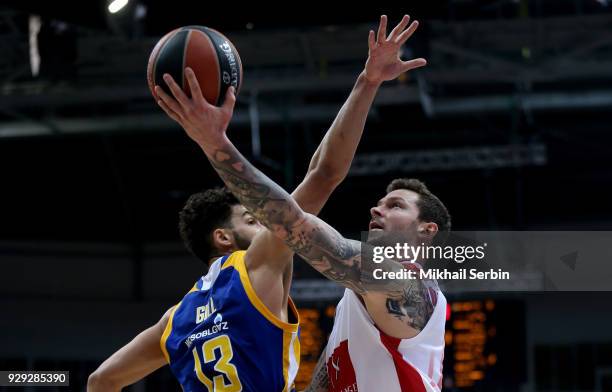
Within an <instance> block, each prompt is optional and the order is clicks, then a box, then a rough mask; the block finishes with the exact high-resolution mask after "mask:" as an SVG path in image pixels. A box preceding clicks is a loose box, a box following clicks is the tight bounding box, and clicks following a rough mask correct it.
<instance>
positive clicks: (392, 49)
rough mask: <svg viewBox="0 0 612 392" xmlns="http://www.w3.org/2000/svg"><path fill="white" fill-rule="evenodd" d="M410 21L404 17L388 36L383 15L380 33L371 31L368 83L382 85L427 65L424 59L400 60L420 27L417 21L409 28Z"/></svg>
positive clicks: (369, 38)
mask: <svg viewBox="0 0 612 392" xmlns="http://www.w3.org/2000/svg"><path fill="white" fill-rule="evenodd" d="M409 21H410V17H409V16H408V15H404V17H403V18H402V20H401V22H400V23H399V24H398V25H397V26H395V28H394V29H393V30H391V33H390V34H389V36H387V16H386V15H382V16H381V17H380V24H379V26H378V33H377V34H374V31H373V30H370V35H369V36H368V48H369V50H368V60H367V62H366V66H365V71H364V73H365V77H366V79H367V80H368V81H370V82H372V83H378V84H380V83H382V82H385V81H387V80H393V79H395V78H397V77H398V76H400V75H401V74H403V73H404V72H407V71H410V70H412V69H415V68H419V67H422V66H424V65H426V64H427V61H426V60H425V59H423V58H417V59H412V60H408V61H402V59H401V58H400V55H401V48H402V46H403V45H404V43H405V42H406V41H407V40H408V38H410V36H412V34H414V32H415V31H416V29H417V27H419V22H417V21H416V20H415V21H413V22H412V23H411V24H410V26H408V22H409ZM407 26H408V28H406V27H407Z"/></svg>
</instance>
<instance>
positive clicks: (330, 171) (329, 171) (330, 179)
mask: <svg viewBox="0 0 612 392" xmlns="http://www.w3.org/2000/svg"><path fill="white" fill-rule="evenodd" d="M310 174H311V175H312V176H313V178H314V179H315V180H316V184H317V186H318V187H320V188H324V189H327V190H329V191H333V190H334V189H336V187H337V186H338V185H340V183H342V181H344V179H345V178H346V176H347V174H348V170H340V169H338V168H334V167H332V166H330V165H319V166H317V167H316V168H314V169H313V170H312V171H311V173H310ZM330 193H331V192H330Z"/></svg>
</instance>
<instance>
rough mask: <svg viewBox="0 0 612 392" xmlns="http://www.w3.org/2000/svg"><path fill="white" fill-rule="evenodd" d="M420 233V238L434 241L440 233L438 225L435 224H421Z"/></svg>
mask: <svg viewBox="0 0 612 392" xmlns="http://www.w3.org/2000/svg"><path fill="white" fill-rule="evenodd" d="M418 232H419V236H420V237H424V238H427V239H429V240H432V239H433V238H434V237H435V235H436V234H437V233H438V225H437V224H436V223H435V222H421V223H419V227H418Z"/></svg>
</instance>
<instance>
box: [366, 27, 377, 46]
mask: <svg viewBox="0 0 612 392" xmlns="http://www.w3.org/2000/svg"><path fill="white" fill-rule="evenodd" d="M375 47H376V38H375V36H374V30H370V34H369V35H368V48H369V49H370V50H372V49H374V48H375Z"/></svg>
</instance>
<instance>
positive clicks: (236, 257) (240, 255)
mask: <svg viewBox="0 0 612 392" xmlns="http://www.w3.org/2000/svg"><path fill="white" fill-rule="evenodd" d="M245 254H246V251H244V250H241V251H237V252H234V253H232V254H231V255H230V256H229V257H228V258H227V260H226V261H225V262H224V263H223V266H222V267H221V268H222V269H224V268H228V267H234V269H235V270H236V271H238V274H239V275H240V282H241V283H242V287H244V291H245V292H246V294H247V297H249V300H250V301H251V304H252V305H253V306H254V307H255V309H257V310H258V311H259V313H261V315H262V316H264V317H265V318H266V319H267V320H268V321H269V322H271V323H272V324H274V325H275V326H277V327H278V328H280V329H282V330H283V331H287V332H297V330H298V327H299V325H300V314H299V313H298V311H297V308H296V307H295V304H294V303H293V300H292V299H291V298H289V302H288V305H289V306H288V308H289V312H291V313H293V315H294V317H295V320H297V322H296V323H295V324H293V323H287V322H285V321H283V320H281V319H279V318H278V317H276V315H274V313H272V312H271V311H270V309H268V307H267V306H266V305H264V303H263V302H261V300H260V299H259V297H258V296H257V294H256V293H255V289H253V286H251V280H250V279H249V273H248V272H247V269H246V265H245V264H244V255H245Z"/></svg>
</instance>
